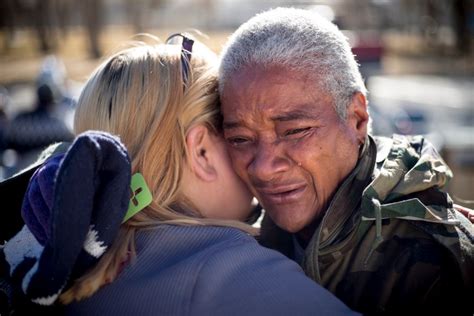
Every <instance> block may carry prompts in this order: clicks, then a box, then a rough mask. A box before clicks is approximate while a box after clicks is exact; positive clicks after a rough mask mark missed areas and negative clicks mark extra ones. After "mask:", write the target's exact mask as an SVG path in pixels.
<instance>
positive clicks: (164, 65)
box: [60, 42, 256, 304]
mask: <svg viewBox="0 0 474 316" xmlns="http://www.w3.org/2000/svg"><path fill="white" fill-rule="evenodd" d="M191 56H192V57H191V62H190V65H189V68H190V73H189V76H188V79H187V81H188V82H187V83H186V84H185V86H184V85H183V84H184V83H183V78H182V64H181V47H180V45H166V44H157V45H140V46H138V47H132V48H128V49H125V50H122V51H120V52H118V53H117V54H115V55H113V56H112V57H110V58H109V59H108V60H106V61H105V62H104V63H103V64H102V65H100V66H99V67H98V68H97V69H96V71H95V72H94V73H93V74H92V76H91V77H90V79H89V80H88V82H87V84H86V85H85V87H84V89H83V91H82V94H81V96H80V98H79V101H78V106H77V110H76V114H75V119H74V130H75V133H76V134H79V133H82V132H84V131H87V130H101V131H106V132H109V133H111V134H115V135H118V136H119V137H120V139H121V140H122V142H123V143H124V145H125V146H126V148H127V150H128V153H129V156H130V158H131V162H132V174H133V173H136V172H140V173H141V174H142V175H143V176H144V178H145V180H146V183H147V185H148V187H149V188H150V191H151V193H152V195H153V202H152V203H151V204H150V205H149V206H148V207H147V208H145V209H144V210H143V211H141V212H140V213H138V214H137V215H135V216H134V217H132V218H131V219H129V220H128V221H127V222H125V223H124V224H122V226H121V228H120V231H119V234H118V236H117V238H116V240H115V242H114V244H113V246H112V247H111V248H110V250H109V251H108V252H107V253H106V254H105V255H104V256H103V257H102V258H101V260H100V261H99V263H98V264H97V266H96V267H94V268H93V269H92V270H91V271H89V272H88V273H87V274H86V275H84V276H83V277H81V278H80V279H78V280H76V281H75V282H74V284H73V285H72V287H71V288H70V289H68V290H67V291H66V292H64V293H63V294H62V295H61V297H60V300H61V302H62V303H65V304H68V303H70V302H72V301H73V300H80V299H83V298H86V297H88V296H90V295H92V294H93V293H94V292H95V291H97V290H98V289H99V288H100V287H101V286H102V285H104V284H106V283H109V282H112V281H113V280H114V279H115V278H116V276H117V275H118V273H119V270H120V268H121V266H122V265H123V263H124V262H125V261H127V260H129V259H133V257H134V255H135V247H134V240H135V238H134V237H135V232H136V231H138V230H140V229H149V228H153V227H156V225H160V224H176V225H218V226H230V227H235V228H239V229H241V230H244V231H246V232H248V233H251V234H255V233H256V230H255V229H254V228H253V227H251V226H249V225H247V224H244V223H242V222H239V221H229V220H218V219H211V218H202V217H201V216H200V214H198V213H197V212H196V208H195V207H193V205H192V204H191V203H190V202H189V201H187V200H186V197H185V196H184V195H183V194H182V192H181V191H180V185H181V175H182V170H183V168H184V165H185V164H186V146H185V140H186V134H187V132H188V131H189V129H190V128H192V127H193V126H195V125H197V124H203V125H205V126H207V127H208V129H209V130H210V131H212V132H214V133H216V132H218V129H219V126H220V123H219V109H218V92H217V68H216V64H217V57H216V56H215V55H214V54H213V53H212V52H211V51H210V50H209V49H207V48H206V47H205V46H204V45H202V44H200V43H199V42H195V44H194V47H193V51H192V55H191Z"/></svg>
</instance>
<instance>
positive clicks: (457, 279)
mask: <svg viewBox="0 0 474 316" xmlns="http://www.w3.org/2000/svg"><path fill="white" fill-rule="evenodd" d="M452 177H453V174H452V172H451V170H450V169H449V167H448V166H447V165H446V163H445V162H444V161H443V159H442V158H441V157H440V155H439V154H438V153H437V152H436V150H435V149H434V148H433V146H432V145H431V144H430V143H429V142H427V141H426V140H425V139H424V138H423V137H421V136H412V137H406V136H400V135H394V136H393V137H392V138H380V137H375V138H372V137H370V136H369V137H368V139H367V141H366V144H365V145H364V148H363V150H362V152H361V156H360V158H359V162H358V164H357V166H356V168H355V169H354V170H353V172H352V173H351V174H350V175H349V176H348V177H347V179H346V180H345V181H344V182H343V183H342V184H341V186H340V187H339V189H338V191H337V192H336V193H335V195H334V197H333V199H332V201H331V203H330V205H329V207H328V209H327V211H326V213H325V215H324V217H323V218H322V220H321V222H320V223H319V226H318V228H317V229H316V231H315V233H314V235H313V237H312V239H311V240H310V242H309V244H308V246H307V247H306V249H305V254H304V259H303V262H302V263H301V265H302V267H303V269H304V270H305V273H306V274H307V275H308V276H309V277H311V278H312V279H313V280H315V281H316V282H318V283H320V284H322V285H323V286H324V287H325V288H327V289H328V290H329V291H331V292H332V293H334V294H335V295H336V296H338V297H339V298H340V299H341V300H342V301H344V302H345V303H346V304H347V305H348V306H349V307H351V308H353V309H354V310H356V311H359V312H363V313H364V314H384V315H389V314H393V315H399V314H406V313H409V314H412V313H415V312H422V313H423V314H425V313H428V314H430V313H431V314H439V313H441V312H445V311H446V312H449V314H450V315H451V314H452V315H473V311H474V304H472V303H471V302H470V301H471V300H472V297H473V296H472V295H473V283H474V225H472V224H471V223H470V222H469V221H468V220H467V219H466V218H465V217H464V216H463V215H461V214H459V213H458V212H456V211H455V210H454V209H453V203H452V201H451V199H450V197H449V195H448V194H447V193H445V192H443V191H442V190H441V189H442V188H443V187H444V186H445V185H446V184H447V183H448V181H449V180H450V179H451V178H452ZM260 239H261V243H262V244H263V245H264V246H267V247H270V248H274V249H277V250H279V251H281V252H282V253H284V254H286V255H287V256H289V257H290V258H293V257H294V241H293V237H292V236H291V235H290V234H289V233H287V232H284V231H283V230H281V229H280V228H278V227H276V225H275V224H274V223H273V222H272V221H271V219H270V218H269V217H268V216H267V217H266V218H265V219H264V221H263V222H262V232H261V237H260Z"/></svg>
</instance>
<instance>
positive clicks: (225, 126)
mask: <svg viewBox="0 0 474 316" xmlns="http://www.w3.org/2000/svg"><path fill="white" fill-rule="evenodd" d="M242 125H243V124H242V122H241V121H227V122H226V121H224V122H223V123H222V128H223V129H234V128H239V127H241V126H242Z"/></svg>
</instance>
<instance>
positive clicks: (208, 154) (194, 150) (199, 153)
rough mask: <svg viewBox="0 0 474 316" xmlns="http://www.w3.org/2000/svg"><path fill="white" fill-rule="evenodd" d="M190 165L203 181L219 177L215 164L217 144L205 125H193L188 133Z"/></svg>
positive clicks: (187, 145) (187, 142)
mask: <svg viewBox="0 0 474 316" xmlns="http://www.w3.org/2000/svg"><path fill="white" fill-rule="evenodd" d="M186 147H187V150H188V165H189V167H190V169H191V170H192V172H193V173H194V174H195V175H196V177H198V178H199V179H200V180H202V181H206V182H211V181H214V180H216V178H217V170H216V166H215V160H216V158H217V157H215V155H216V152H215V148H214V147H215V145H214V144H213V142H212V136H211V134H210V131H209V130H208V129H207V128H206V127H205V126H203V125H197V126H194V127H192V128H191V129H190V130H189V131H188V133H187V135H186Z"/></svg>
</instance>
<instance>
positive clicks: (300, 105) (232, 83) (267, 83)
mask: <svg viewBox="0 0 474 316" xmlns="http://www.w3.org/2000/svg"><path fill="white" fill-rule="evenodd" d="M320 86H321V84H320V83H319V82H318V81H317V80H314V78H312V77H311V76H309V75H307V74H306V73H301V72H297V71H292V70H291V69H287V68H285V67H278V66H276V67H271V68H266V67H253V68H252V67H246V68H244V69H242V70H240V71H237V72H235V73H233V74H232V76H231V77H230V78H229V80H228V81H227V83H226V86H225V87H224V89H223V92H222V94H221V109H222V114H223V117H224V122H225V123H230V122H239V121H243V120H245V121H248V120H251V121H253V120H254V119H256V118H258V117H260V118H262V119H263V118H265V119H271V120H273V119H275V118H276V119H279V118H286V117H291V118H294V117H298V116H304V115H303V114H305V113H308V112H311V114H314V113H315V111H320V110H321V107H325V105H328V104H332V101H331V100H332V98H331V97H330V95H329V93H328V92H327V91H325V89H322V88H321V87H320ZM288 113H291V114H288Z"/></svg>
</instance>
